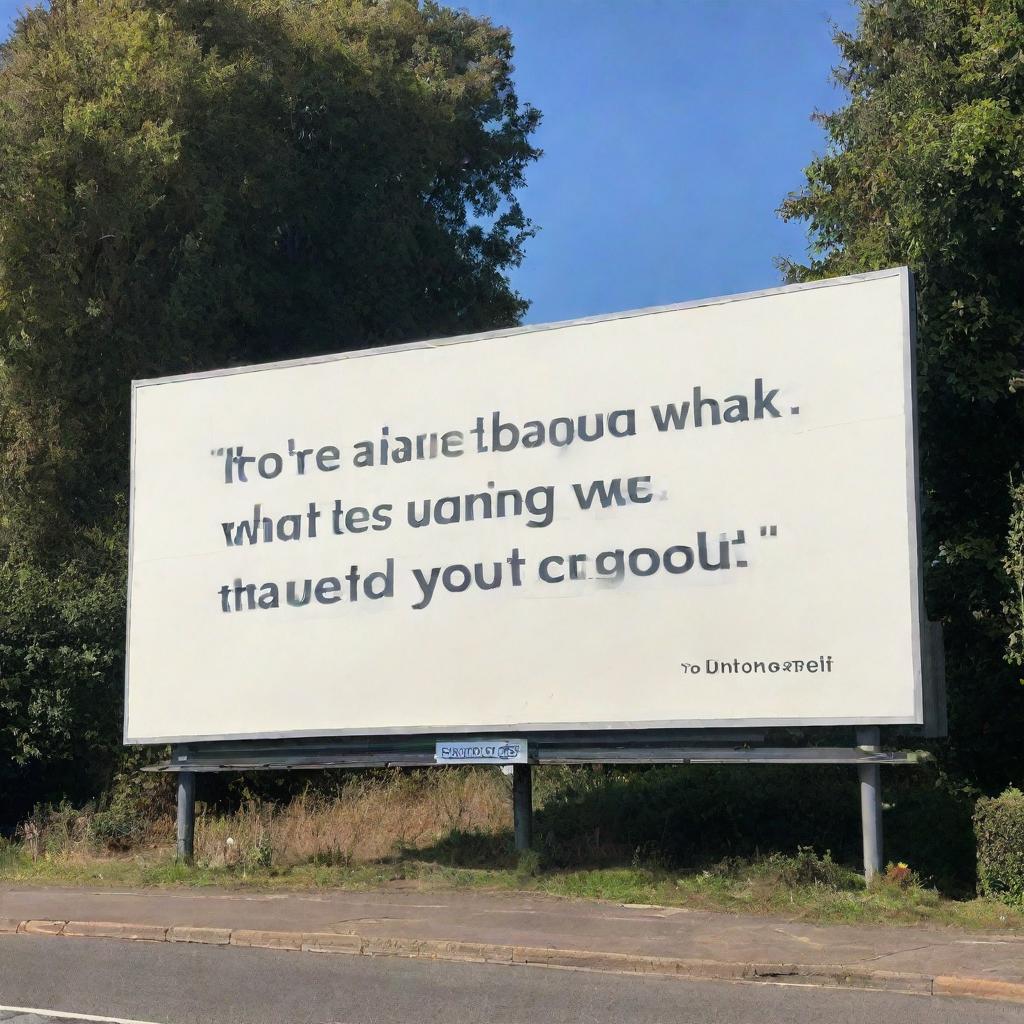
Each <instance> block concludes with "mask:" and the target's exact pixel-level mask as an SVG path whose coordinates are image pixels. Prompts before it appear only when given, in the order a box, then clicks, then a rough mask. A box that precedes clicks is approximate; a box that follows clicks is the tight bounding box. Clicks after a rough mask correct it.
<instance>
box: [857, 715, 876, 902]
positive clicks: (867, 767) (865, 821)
mask: <svg viewBox="0 0 1024 1024" xmlns="http://www.w3.org/2000/svg"><path fill="white" fill-rule="evenodd" d="M857 746H858V747H860V749H861V750H870V751H877V750H879V749H880V748H881V735H880V732H879V729H878V726H877V725H865V726H858V727H857ZM857 774H858V775H859V776H860V821H861V831H862V833H863V837H864V879H865V881H867V882H870V881H871V879H872V878H874V877H875V875H877V874H878V872H879V871H881V870H882V777H881V776H882V772H881V769H880V768H879V766H878V765H877V764H861V765H858V766H857Z"/></svg>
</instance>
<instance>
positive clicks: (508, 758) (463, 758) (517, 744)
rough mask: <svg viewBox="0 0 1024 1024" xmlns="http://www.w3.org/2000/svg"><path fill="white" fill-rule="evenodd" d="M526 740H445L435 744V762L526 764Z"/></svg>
mask: <svg viewBox="0 0 1024 1024" xmlns="http://www.w3.org/2000/svg"><path fill="white" fill-rule="evenodd" d="M526 752H527V746H526V740H509V739H501V740H496V739H483V740H444V741H438V742H437V743H435V744H434V763H435V764H526V763H527V760H528V758H527V753H526Z"/></svg>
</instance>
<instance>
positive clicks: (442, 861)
mask: <svg viewBox="0 0 1024 1024" xmlns="http://www.w3.org/2000/svg"><path fill="white" fill-rule="evenodd" d="M397 859H398V860H399V862H401V861H410V860H416V861H426V862H428V863H433V864H439V865H441V866H443V867H452V868H495V869H505V868H515V867H517V865H518V863H519V858H518V856H517V854H516V851H515V847H514V843H513V839H512V830H511V829H505V830H502V831H501V832H479V831H476V830H468V831H465V830H463V829H452V831H451V832H449V833H448V834H447V835H446V836H442V837H441V838H440V839H438V840H437V842H435V843H433V844H432V845H430V846H421V847H416V848H409V847H406V848H404V849H402V850H400V851H399V853H398V858H397Z"/></svg>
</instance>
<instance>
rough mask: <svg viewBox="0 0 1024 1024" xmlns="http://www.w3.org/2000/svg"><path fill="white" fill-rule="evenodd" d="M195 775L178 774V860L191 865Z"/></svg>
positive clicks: (194, 829) (192, 857) (193, 852)
mask: <svg viewBox="0 0 1024 1024" xmlns="http://www.w3.org/2000/svg"><path fill="white" fill-rule="evenodd" d="M195 836H196V773H195V772H178V843H177V856H178V860H180V861H182V862H183V863H184V864H191V863H192V861H193V859H194V855H195Z"/></svg>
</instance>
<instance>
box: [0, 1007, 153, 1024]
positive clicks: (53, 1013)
mask: <svg viewBox="0 0 1024 1024" xmlns="http://www.w3.org/2000/svg"><path fill="white" fill-rule="evenodd" d="M0 1011H2V1012H5V1013H33V1014H35V1015H36V1016H37V1017H54V1018H56V1019H58V1020H89V1021H94V1022H96V1024H158V1022H157V1021H151V1020H128V1019H127V1018H126V1017H97V1016H95V1015H94V1014H91V1013H67V1012H65V1011H64V1010H40V1009H38V1008H37V1007H34V1006H0Z"/></svg>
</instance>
